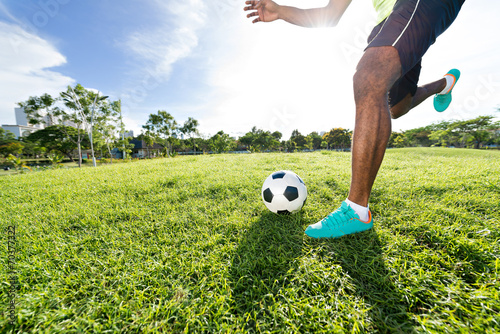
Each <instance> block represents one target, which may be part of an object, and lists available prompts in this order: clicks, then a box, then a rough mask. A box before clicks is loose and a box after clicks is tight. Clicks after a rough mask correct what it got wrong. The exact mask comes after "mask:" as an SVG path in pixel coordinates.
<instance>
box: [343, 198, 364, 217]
mask: <svg viewBox="0 0 500 334" xmlns="http://www.w3.org/2000/svg"><path fill="white" fill-rule="evenodd" d="M345 202H346V203H347V204H348V205H349V206H350V207H351V209H353V210H354V212H356V213H357V214H358V216H359V219H361V221H364V222H367V221H368V218H369V217H368V210H369V209H368V207H369V206H367V207H364V206H361V205H359V204H356V203H354V202H352V201H350V200H348V199H346V200H345Z"/></svg>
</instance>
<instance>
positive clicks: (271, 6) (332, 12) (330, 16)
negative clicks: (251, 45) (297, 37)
mask: <svg viewBox="0 0 500 334" xmlns="http://www.w3.org/2000/svg"><path fill="white" fill-rule="evenodd" d="M245 3H246V4H247V5H248V6H247V7H245V8H244V10H252V11H253V12H251V13H250V14H248V15H247V17H253V16H257V18H256V19H254V20H253V21H252V22H253V23H256V22H271V21H274V20H278V19H281V20H284V21H286V22H288V23H292V24H295V25H298V26H302V27H334V26H336V25H337V23H338V22H339V20H340V18H341V17H342V15H343V14H344V12H345V10H346V9H347V7H349V4H350V3H351V0H330V1H329V3H328V5H326V6H325V7H321V8H311V9H300V8H296V7H290V6H280V5H278V4H276V3H275V2H274V1H272V0H252V1H246V2H245Z"/></svg>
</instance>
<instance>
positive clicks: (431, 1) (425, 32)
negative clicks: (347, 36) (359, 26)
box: [366, 0, 465, 106]
mask: <svg viewBox="0 0 500 334" xmlns="http://www.w3.org/2000/svg"><path fill="white" fill-rule="evenodd" d="M464 2H465V0H398V1H396V4H395V5H394V8H393V10H392V13H391V14H390V15H389V16H388V17H387V18H386V19H385V20H384V21H382V22H380V24H378V25H377V26H376V27H375V28H373V31H372V33H371V34H370V36H369V37H368V46H367V47H366V48H371V47H376V46H393V47H395V48H396V50H398V53H399V59H400V60H401V68H402V72H401V78H400V79H399V80H398V81H397V82H396V83H395V84H394V86H393V87H392V88H391V90H390V92H389V104H390V105H391V106H394V105H396V104H397V103H399V102H400V101H401V100H402V99H403V98H405V97H406V96H407V95H408V94H411V95H412V96H413V95H415V92H416V91H417V84H418V78H419V76H420V69H421V67H422V66H421V60H422V57H423V56H424V54H425V52H427V50H428V49H429V47H430V46H431V45H432V44H434V42H435V41H436V38H437V37H438V36H439V35H441V34H442V33H443V32H444V31H445V30H446V29H448V27H449V26H450V25H451V24H452V23H453V21H454V20H455V18H456V17H457V15H458V12H459V11H460V8H461V7H462V5H463V3H464Z"/></svg>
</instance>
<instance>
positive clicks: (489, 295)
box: [0, 149, 500, 333]
mask: <svg viewBox="0 0 500 334" xmlns="http://www.w3.org/2000/svg"><path fill="white" fill-rule="evenodd" d="M499 161H500V152H499V151H478V150H458V149H394V150H389V151H388V152H387V154H386V158H385V160H384V163H383V166H382V168H381V171H380V173H379V177H378V179H377V181H376V184H375V186H374V189H373V193H372V197H371V203H370V208H371V210H372V213H373V217H374V221H375V227H374V229H373V230H371V231H368V232H364V233H360V234H356V235H351V236H346V237H343V238H340V239H335V240H313V239H310V238H308V237H307V236H305V235H304V229H305V228H306V226H307V225H309V224H311V223H315V222H316V221H318V220H319V219H321V218H323V216H325V215H326V214H328V213H329V212H330V211H332V210H333V209H335V208H336V207H337V206H338V205H339V204H340V202H341V201H342V200H344V199H345V197H346V196H347V192H348V189H349V181H350V154H348V153H336V152H316V153H294V154H248V155H209V156H208V155H205V156H196V157H177V158H174V159H161V160H152V161H140V162H136V163H133V164H117V165H106V166H101V167H99V168H84V169H61V170H53V171H45V172H39V173H30V174H23V175H9V176H4V177H0V223H1V225H2V227H5V226H6V225H9V224H16V225H17V242H18V251H17V270H18V275H19V283H20V287H19V290H18V293H17V302H18V306H17V324H16V327H15V329H13V328H12V327H11V325H10V324H9V319H8V313H7V303H8V297H7V291H8V288H9V285H8V283H7V281H8V277H7V275H6V271H5V270H2V271H0V279H1V282H2V290H1V304H0V312H1V313H0V332H2V333H17V332H19V333H21V332H24V333H30V332H42V333H91V332H98V333H100V332H102V333H114V332H123V333H125V332H126V333H148V332H163V333H183V332H184V333H202V332H205V333H245V332H271V333H291V332H301V333H321V332H324V333H345V332H355V333H357V332H360V333H365V332H379V333H386V332H401V333H411V332H429V333H448V332H450V333H451V332H452V333H472V332H477V333H494V332H497V331H498V329H499V328H500V314H499V312H500V282H499V278H500V277H499V270H500V259H499V256H500V251H499V237H500V232H499V231H500V210H499V203H500V163H499ZM279 169H291V170H293V171H295V172H296V173H297V174H298V175H300V176H301V177H302V178H303V179H304V181H305V182H306V184H307V186H308V193H309V198H308V200H307V203H306V205H305V207H304V208H303V210H302V211H301V212H300V213H299V214H296V215H292V216H277V215H274V214H272V213H271V212H269V211H267V209H266V208H265V206H264V204H263V203H262V200H261V198H260V188H261V186H262V183H263V181H264V179H265V178H266V177H267V176H268V175H269V174H270V173H271V172H273V171H275V170H279ZM3 231H4V230H3V229H2V235H1V239H0V242H1V245H0V247H1V249H0V255H1V256H2V267H3V268H5V266H6V262H7V259H6V257H7V256H6V250H7V241H6V239H7V235H6V233H5V232H3Z"/></svg>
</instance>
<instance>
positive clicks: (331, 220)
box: [322, 205, 354, 227]
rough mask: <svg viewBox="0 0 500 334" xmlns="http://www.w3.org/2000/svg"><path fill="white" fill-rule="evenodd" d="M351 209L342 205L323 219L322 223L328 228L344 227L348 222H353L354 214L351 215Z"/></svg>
mask: <svg viewBox="0 0 500 334" xmlns="http://www.w3.org/2000/svg"><path fill="white" fill-rule="evenodd" d="M350 209H351V208H350V207H348V206H347V205H346V206H344V205H342V206H341V207H340V208H338V209H337V210H335V211H334V212H332V213H330V214H329V215H328V216H326V217H325V218H323V221H322V223H323V224H325V225H326V226H328V227H334V226H338V225H343V224H345V223H346V222H349V221H351V219H352V218H353V217H354V216H353V215H352V214H349V210H350ZM339 213H340V214H339Z"/></svg>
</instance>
